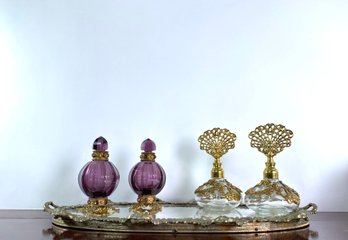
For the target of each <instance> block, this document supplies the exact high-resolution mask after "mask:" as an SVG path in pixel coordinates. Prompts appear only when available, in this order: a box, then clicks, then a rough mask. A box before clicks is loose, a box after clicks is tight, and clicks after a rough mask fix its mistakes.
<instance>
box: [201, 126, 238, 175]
mask: <svg viewBox="0 0 348 240" xmlns="http://www.w3.org/2000/svg"><path fill="white" fill-rule="evenodd" d="M235 140H236V134H234V133H232V132H230V131H229V130H228V129H225V128H223V129H221V128H213V129H212V130H207V131H205V132H204V133H203V135H201V136H200V137H199V138H198V142H199V143H200V149H201V150H205V151H206V152H207V153H208V154H209V155H211V156H212V157H213V158H214V159H215V160H214V163H213V169H212V170H211V177H212V178H223V177H224V170H223V168H222V166H221V162H220V158H221V157H222V156H223V155H224V154H226V153H227V152H228V150H230V149H233V148H234V146H235V144H234V142H235Z"/></svg>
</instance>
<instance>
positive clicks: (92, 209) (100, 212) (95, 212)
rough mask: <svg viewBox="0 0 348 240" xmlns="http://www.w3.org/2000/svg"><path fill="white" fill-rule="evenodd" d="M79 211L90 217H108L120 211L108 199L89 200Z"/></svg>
mask: <svg viewBox="0 0 348 240" xmlns="http://www.w3.org/2000/svg"><path fill="white" fill-rule="evenodd" d="M79 210H80V211H81V212H82V213H84V214H86V215H88V216H108V215H110V214H112V213H114V212H118V211H119V210H118V209H117V208H115V207H113V203H112V202H111V201H109V200H108V198H89V199H88V201H87V204H85V205H83V206H82V207H81V208H80V209H79Z"/></svg>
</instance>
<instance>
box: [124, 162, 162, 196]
mask: <svg viewBox="0 0 348 240" xmlns="http://www.w3.org/2000/svg"><path fill="white" fill-rule="evenodd" d="M128 181H129V185H130V186H131V188H132V189H133V191H134V192H135V193H136V194H138V195H156V194H157V193H159V192H160V191H161V190H162V188H163V187H164V185H165V183H166V173H165V172H164V170H163V168H162V167H161V165H159V164H158V163H157V162H153V161H141V162H139V163H137V164H136V165H135V166H134V167H133V168H132V170H131V171H130V173H129V176H128Z"/></svg>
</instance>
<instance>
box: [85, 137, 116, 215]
mask: <svg viewBox="0 0 348 240" xmlns="http://www.w3.org/2000/svg"><path fill="white" fill-rule="evenodd" d="M107 149H108V142H107V141H106V139H105V138H103V137H99V138H97V139H96V140H95V141H94V143H93V150H94V151H93V153H92V158H93V159H92V161H90V162H88V163H87V164H86V165H85V166H84V167H83V168H82V169H81V171H80V173H79V177H78V181H79V185H80V188H81V190H82V192H84V193H85V194H86V195H87V196H88V197H89V200H88V202H87V209H88V210H89V211H90V212H91V213H96V214H106V213H107V211H108V208H107V207H106V206H107V203H108V196H110V195H111V193H112V192H113V191H114V190H115V189H116V188H117V185H118V183H119V181H120V174H119V172H118V170H117V168H116V167H115V165H114V164H113V163H112V162H110V161H109V153H108V151H107Z"/></svg>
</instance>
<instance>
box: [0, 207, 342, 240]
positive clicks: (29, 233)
mask: <svg viewBox="0 0 348 240" xmlns="http://www.w3.org/2000/svg"><path fill="white" fill-rule="evenodd" d="M0 239H1V240H7V239H11V240H17V239H27V240H34V239H35V240H40V239H54V240H60V239H74V240H75V239H79V240H81V239H87V240H92V239H102V240H104V239H153V240H155V239H161V240H166V239H168V240H169V239H176V240H178V239H199V240H205V239H214V240H220V239H237V240H245V239H262V240H264V239H272V240H274V239H279V240H286V239H296V240H304V239H317V240H322V239H325V240H348V212H347V213H331V212H327V213H318V214H316V215H312V216H310V226H309V228H305V229H301V230H296V231H285V232H273V233H259V234H140V233H138V234H128V233H127V234H125V233H124V234H120V233H112V234H110V233H103V232H95V231H94V232H87V231H77V230H67V229H60V228H56V227H54V226H52V224H51V216H50V215H48V214H47V213H45V212H43V211H40V210H0Z"/></svg>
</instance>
